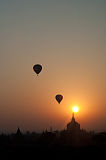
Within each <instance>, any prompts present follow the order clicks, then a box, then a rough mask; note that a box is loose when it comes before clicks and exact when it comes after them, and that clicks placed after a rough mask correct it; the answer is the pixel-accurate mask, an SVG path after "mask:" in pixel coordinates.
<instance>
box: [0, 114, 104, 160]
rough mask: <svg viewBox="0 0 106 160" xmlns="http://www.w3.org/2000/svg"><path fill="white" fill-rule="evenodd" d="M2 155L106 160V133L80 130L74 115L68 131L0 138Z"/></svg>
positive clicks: (0, 154)
mask: <svg viewBox="0 0 106 160" xmlns="http://www.w3.org/2000/svg"><path fill="white" fill-rule="evenodd" d="M0 156H3V158H4V157H6V156H7V157H9V156H10V157H11V156H12V157H19V158H20V156H21V158H22V156H23V157H24V158H27V157H29V158H31V157H35V158H36V157H39V158H41V157H44V158H46V157H49V159H51V158H56V157H58V158H63V156H64V157H65V158H68V159H72V158H84V159H87V158H89V159H92V158H100V159H105V158H106V132H102V133H94V132H86V131H85V130H83V129H80V124H78V123H77V122H76V121H75V118H74V116H73V117H72V120H71V122H70V123H68V124H67V129H66V130H62V131H52V129H51V131H47V130H46V131H44V132H43V133H35V132H33V133H30V132H27V133H26V134H23V133H21V131H20V129H19V128H18V129H17V132H16V133H15V134H10V135H5V134H1V135H0ZM14 159H16V158H14Z"/></svg>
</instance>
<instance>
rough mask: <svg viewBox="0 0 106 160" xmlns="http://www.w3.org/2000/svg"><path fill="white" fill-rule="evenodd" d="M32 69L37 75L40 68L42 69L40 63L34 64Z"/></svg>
mask: <svg viewBox="0 0 106 160" xmlns="http://www.w3.org/2000/svg"><path fill="white" fill-rule="evenodd" d="M33 70H34V71H35V73H36V74H37V75H38V74H39V73H40V72H41V70H42V66H41V65H40V64H35V65H34V66H33Z"/></svg>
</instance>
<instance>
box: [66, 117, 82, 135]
mask: <svg viewBox="0 0 106 160" xmlns="http://www.w3.org/2000/svg"><path fill="white" fill-rule="evenodd" d="M67 131H68V132H69V133H78V132H79V131H80V124H79V123H78V122H76V121H75V118H74V114H73V115H72V120H71V122H69V123H68V124H67Z"/></svg>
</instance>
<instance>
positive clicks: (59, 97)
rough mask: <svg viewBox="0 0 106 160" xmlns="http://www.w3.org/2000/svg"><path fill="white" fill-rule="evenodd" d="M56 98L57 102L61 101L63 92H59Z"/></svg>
mask: <svg viewBox="0 0 106 160" xmlns="http://www.w3.org/2000/svg"><path fill="white" fill-rule="evenodd" d="M55 98H56V100H57V102H58V103H60V102H61V101H62V99H63V96H62V95H61V94H57V95H56V97H55Z"/></svg>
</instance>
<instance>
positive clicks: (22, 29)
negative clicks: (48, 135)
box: [0, 0, 106, 131]
mask: <svg viewBox="0 0 106 160" xmlns="http://www.w3.org/2000/svg"><path fill="white" fill-rule="evenodd" d="M70 3H71V4H70ZM105 4H106V3H105V1H104V0H101V1H100V2H99V1H97V2H95V3H94V2H92V1H91V0H90V1H89V2H83V1H82V0H81V1H80V3H79V1H78V0H76V1H72V2H65V1H64V2H63V1H62V2H60V1H57V2H55V1H54V2H52V3H50V2H48V1H47V0H46V1H45V3H44V2H43V1H40V2H39V1H35V2H33V1H32V0H31V1H30V2H28V3H26V2H24V1H23V3H22V2H21V1H19V2H18V4H17V2H16V1H14V3H13V2H11V3H10V4H8V2H6V3H4V2H3V1H1V2H0V7H1V9H0V15H1V22H0V23H1V26H2V27H1V28H0V33H1V36H0V74H1V76H0V131H14V130H16V128H17V126H20V128H22V130H23V131H26V130H31V131H32V130H36V131H42V130H43V129H45V128H49V127H50V126H51V125H52V126H53V128H54V129H62V128H65V127H66V124H67V123H68V122H69V120H70V119H71V116H72V112H71V109H70V108H71V107H72V106H73V105H78V106H79V107H80V111H79V113H78V114H76V115H75V116H76V119H77V121H78V122H79V123H80V124H81V128H85V129H88V130H96V131H98V130H106V125H105V121H106V116H105V115H106V47H105V46H106V45H105V42H106V36H105V35H106V18H105V15H106V7H105V6H106V5H105ZM36 63H40V64H41V65H42V66H43V69H42V72H41V73H40V74H39V76H38V77H37V76H36V75H35V73H34V72H33V69H32V67H33V65H34V64H36ZM58 93H59V94H62V95H63V96H64V98H63V101H62V102H61V104H60V105H59V104H58V103H57V102H56V100H55V95H56V94H58Z"/></svg>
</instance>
